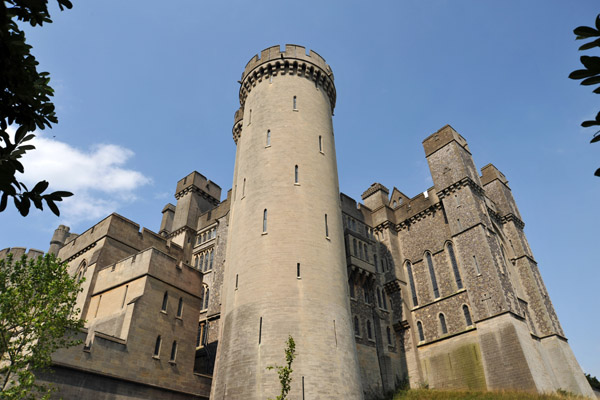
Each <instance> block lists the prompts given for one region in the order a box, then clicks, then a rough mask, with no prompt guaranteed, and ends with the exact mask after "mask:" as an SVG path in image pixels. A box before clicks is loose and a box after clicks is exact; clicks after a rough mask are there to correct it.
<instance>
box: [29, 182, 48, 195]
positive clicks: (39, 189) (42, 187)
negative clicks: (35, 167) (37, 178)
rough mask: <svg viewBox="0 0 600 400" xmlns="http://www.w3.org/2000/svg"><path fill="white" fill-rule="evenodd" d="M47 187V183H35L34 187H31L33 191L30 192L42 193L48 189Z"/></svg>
mask: <svg viewBox="0 0 600 400" xmlns="http://www.w3.org/2000/svg"><path fill="white" fill-rule="evenodd" d="M48 185H49V184H48V181H41V182H38V183H37V184H36V185H35V186H34V187H33V189H31V191H32V192H33V193H43V192H44V190H46V189H48Z"/></svg>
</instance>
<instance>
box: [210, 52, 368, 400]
mask: <svg viewBox="0 0 600 400" xmlns="http://www.w3.org/2000/svg"><path fill="white" fill-rule="evenodd" d="M240 82H241V87H240V94H239V98H240V109H239V110H238V111H237V112H236V113H235V121H234V127H233V138H234V141H235V142H236V144H237V153H236V162H235V169H234V179H233V195H232V204H231V214H230V233H229V238H228V242H227V255H226V265H225V276H224V283H223V293H222V314H221V318H222V319H223V325H222V330H221V332H222V336H221V338H220V342H219V354H218V357H217V359H218V361H217V365H216V374H215V379H214V382H213V387H212V394H211V398H215V399H222V398H236V399H237V398H239V399H264V398H266V397H268V396H276V395H277V394H278V393H280V390H281V386H280V383H279V379H278V376H277V373H276V371H272V370H271V371H270V370H267V369H266V368H267V366H269V365H275V364H277V365H283V364H284V362H285V356H284V349H285V347H286V340H287V338H288V336H289V335H291V336H292V337H293V338H294V340H295V342H296V352H297V356H296V359H295V360H294V364H293V370H294V372H293V375H292V378H293V381H292V387H291V392H290V394H291V395H292V397H294V398H298V399H303V398H307V399H309V398H310V399H331V398H343V399H360V398H362V389H361V386H360V375H359V368H358V361H357V356H356V346H355V342H354V336H353V329H352V326H351V323H350V305H349V300H348V298H349V295H348V288H347V272H346V262H345V250H344V236H343V231H342V221H341V208H340V198H339V185H338V174H337V163H336V157H335V146H334V137H333V126H332V120H331V117H332V114H333V109H334V107H335V98H336V92H335V86H334V83H333V73H332V71H331V68H330V67H329V66H328V65H327V64H326V62H325V60H324V59H323V58H322V57H321V56H319V55H318V54H317V53H315V52H313V51H310V52H309V53H308V54H307V53H306V50H305V48H304V47H301V46H294V45H287V46H286V48H285V51H283V52H282V51H280V48H279V46H274V47H270V48H268V49H265V50H263V51H262V52H261V54H260V57H258V56H254V57H253V58H252V59H251V60H250V61H249V62H248V64H247V65H246V68H245V70H244V73H243V74H242V79H241V81H240Z"/></svg>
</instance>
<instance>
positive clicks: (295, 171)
mask: <svg viewBox="0 0 600 400" xmlns="http://www.w3.org/2000/svg"><path fill="white" fill-rule="evenodd" d="M294 183H296V184H298V166H297V165H296V166H295V167H294Z"/></svg>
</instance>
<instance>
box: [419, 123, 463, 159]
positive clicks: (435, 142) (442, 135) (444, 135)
mask: <svg viewBox="0 0 600 400" xmlns="http://www.w3.org/2000/svg"><path fill="white" fill-rule="evenodd" d="M452 141H455V142H456V143H458V145H459V146H461V147H462V148H464V149H465V150H467V151H468V152H469V154H470V153H471V151H469V146H468V145H467V141H466V139H465V138H464V137H462V136H461V135H460V133H458V132H456V131H455V130H454V128H453V127H451V126H450V125H444V126H443V127H442V128H441V129H439V130H438V131H437V132H435V133H432V134H431V135H429V136H427V137H426V138H425V140H423V147H424V148H425V156H426V157H429V156H430V155H431V154H433V153H435V152H436V151H437V150H439V149H441V148H442V147H444V146H445V145H447V144H448V143H450V142H452Z"/></svg>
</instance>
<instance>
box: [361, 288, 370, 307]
mask: <svg viewBox="0 0 600 400" xmlns="http://www.w3.org/2000/svg"><path fill="white" fill-rule="evenodd" d="M363 291H364V292H365V303H367V304H370V303H371V297H370V296H369V288H368V287H367V285H364V286H363Z"/></svg>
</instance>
